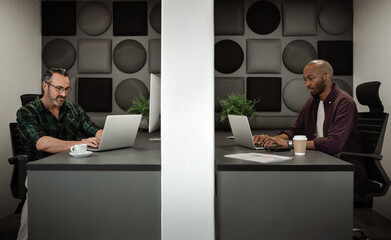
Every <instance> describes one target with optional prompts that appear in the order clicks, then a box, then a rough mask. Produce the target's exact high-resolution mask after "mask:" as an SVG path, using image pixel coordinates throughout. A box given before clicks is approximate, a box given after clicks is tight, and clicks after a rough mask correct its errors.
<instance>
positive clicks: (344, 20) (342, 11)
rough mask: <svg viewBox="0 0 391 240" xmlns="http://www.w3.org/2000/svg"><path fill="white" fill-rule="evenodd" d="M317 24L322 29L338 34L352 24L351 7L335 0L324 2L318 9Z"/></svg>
mask: <svg viewBox="0 0 391 240" xmlns="http://www.w3.org/2000/svg"><path fill="white" fill-rule="evenodd" d="M319 24H320V26H321V27H322V29H323V30H324V31H326V32H327V33H330V34H334V35H338V34H342V33H344V32H346V31H347V30H349V28H350V27H351V26H352V24H353V7H352V5H348V4H344V3H341V2H337V1H329V2H327V3H325V4H324V5H323V6H322V8H321V9H320V11H319Z"/></svg>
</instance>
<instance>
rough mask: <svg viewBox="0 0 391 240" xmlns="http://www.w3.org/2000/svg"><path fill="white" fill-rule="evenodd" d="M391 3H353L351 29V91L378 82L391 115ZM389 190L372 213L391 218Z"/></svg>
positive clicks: (390, 137)
mask: <svg viewBox="0 0 391 240" xmlns="http://www.w3.org/2000/svg"><path fill="white" fill-rule="evenodd" d="M390 9H391V1H388V0H375V1H365V0H354V23H353V26H354V29H353V34H354V35H353V39H354V45H353V46H354V48H353V56H354V59H353V63H354V65H353V69H354V73H353V78H354V87H357V85H359V84H361V83H364V82H369V81H380V82H381V83H382V84H381V86H380V90H379V95H380V99H381V100H382V102H383V105H384V111H385V112H388V113H391V95H390V90H391V81H390V57H391V45H390V42H391V28H390V21H391V16H390ZM357 105H358V107H359V111H368V107H364V106H362V105H360V104H357ZM390 126H391V120H388V127H387V131H386V136H385V138H384V143H383V151H382V154H383V161H382V165H383V167H384V170H385V171H386V172H387V174H388V176H391V161H390V158H391V148H390V147H389V146H390V143H391V127H390ZM390 201H391V190H388V193H387V194H386V195H385V196H384V197H378V198H374V207H373V208H374V209H376V210H377V211H379V212H381V213H382V214H383V215H385V216H387V217H388V218H391V204H390Z"/></svg>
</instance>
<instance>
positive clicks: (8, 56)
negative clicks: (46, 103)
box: [0, 0, 41, 218]
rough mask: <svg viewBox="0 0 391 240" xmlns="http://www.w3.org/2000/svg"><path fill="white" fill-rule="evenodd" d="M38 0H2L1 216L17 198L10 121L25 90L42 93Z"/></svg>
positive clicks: (13, 208) (0, 79)
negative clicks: (10, 161)
mask: <svg viewBox="0 0 391 240" xmlns="http://www.w3.org/2000/svg"><path fill="white" fill-rule="evenodd" d="M40 5H41V4H40V2H39V1H38V0H18V1H14V0H2V1H0V32H1V36H2V37H1V38H0V52H1V54H0V72H1V77H0V83H1V86H2V87H1V88H0V98H1V100H0V109H1V117H0V132H1V135H0V155H1V156H0V157H1V161H0V189H1V190H0V218H1V217H3V216H5V215H7V214H9V213H11V212H13V211H14V210H15V208H16V205H17V203H18V202H17V201H16V200H14V199H13V198H12V195H11V191H10V188H9V183H10V178H11V173H12V167H11V166H10V165H9V164H8V161H7V159H8V158H9V157H11V155H12V151H11V143H10V136H9V128H8V124H9V123H10V122H15V119H16V111H17V110H18V108H19V107H20V106H21V103H20V98H19V96H20V95H21V94H23V93H39V92H40V79H41V17H40Z"/></svg>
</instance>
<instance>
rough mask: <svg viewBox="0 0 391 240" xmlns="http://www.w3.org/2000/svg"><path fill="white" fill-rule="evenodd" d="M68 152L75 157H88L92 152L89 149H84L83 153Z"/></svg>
mask: <svg viewBox="0 0 391 240" xmlns="http://www.w3.org/2000/svg"><path fill="white" fill-rule="evenodd" d="M69 154H70V155H71V156H72V157H77V158H82V157H88V156H90V155H91V154H92V152H90V151H86V152H85V153H74V152H69Z"/></svg>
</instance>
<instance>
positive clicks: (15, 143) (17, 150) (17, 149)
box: [9, 122, 24, 156]
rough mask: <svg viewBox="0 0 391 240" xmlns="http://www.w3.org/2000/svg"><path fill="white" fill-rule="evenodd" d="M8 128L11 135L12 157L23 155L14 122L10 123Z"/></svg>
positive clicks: (16, 126)
mask: <svg viewBox="0 0 391 240" xmlns="http://www.w3.org/2000/svg"><path fill="white" fill-rule="evenodd" d="M9 128H10V135H11V145H12V155H13V156H17V155H21V154H24V153H23V147H22V142H21V139H20V133H19V129H18V124H17V123H16V122H12V123H10V124H9Z"/></svg>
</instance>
